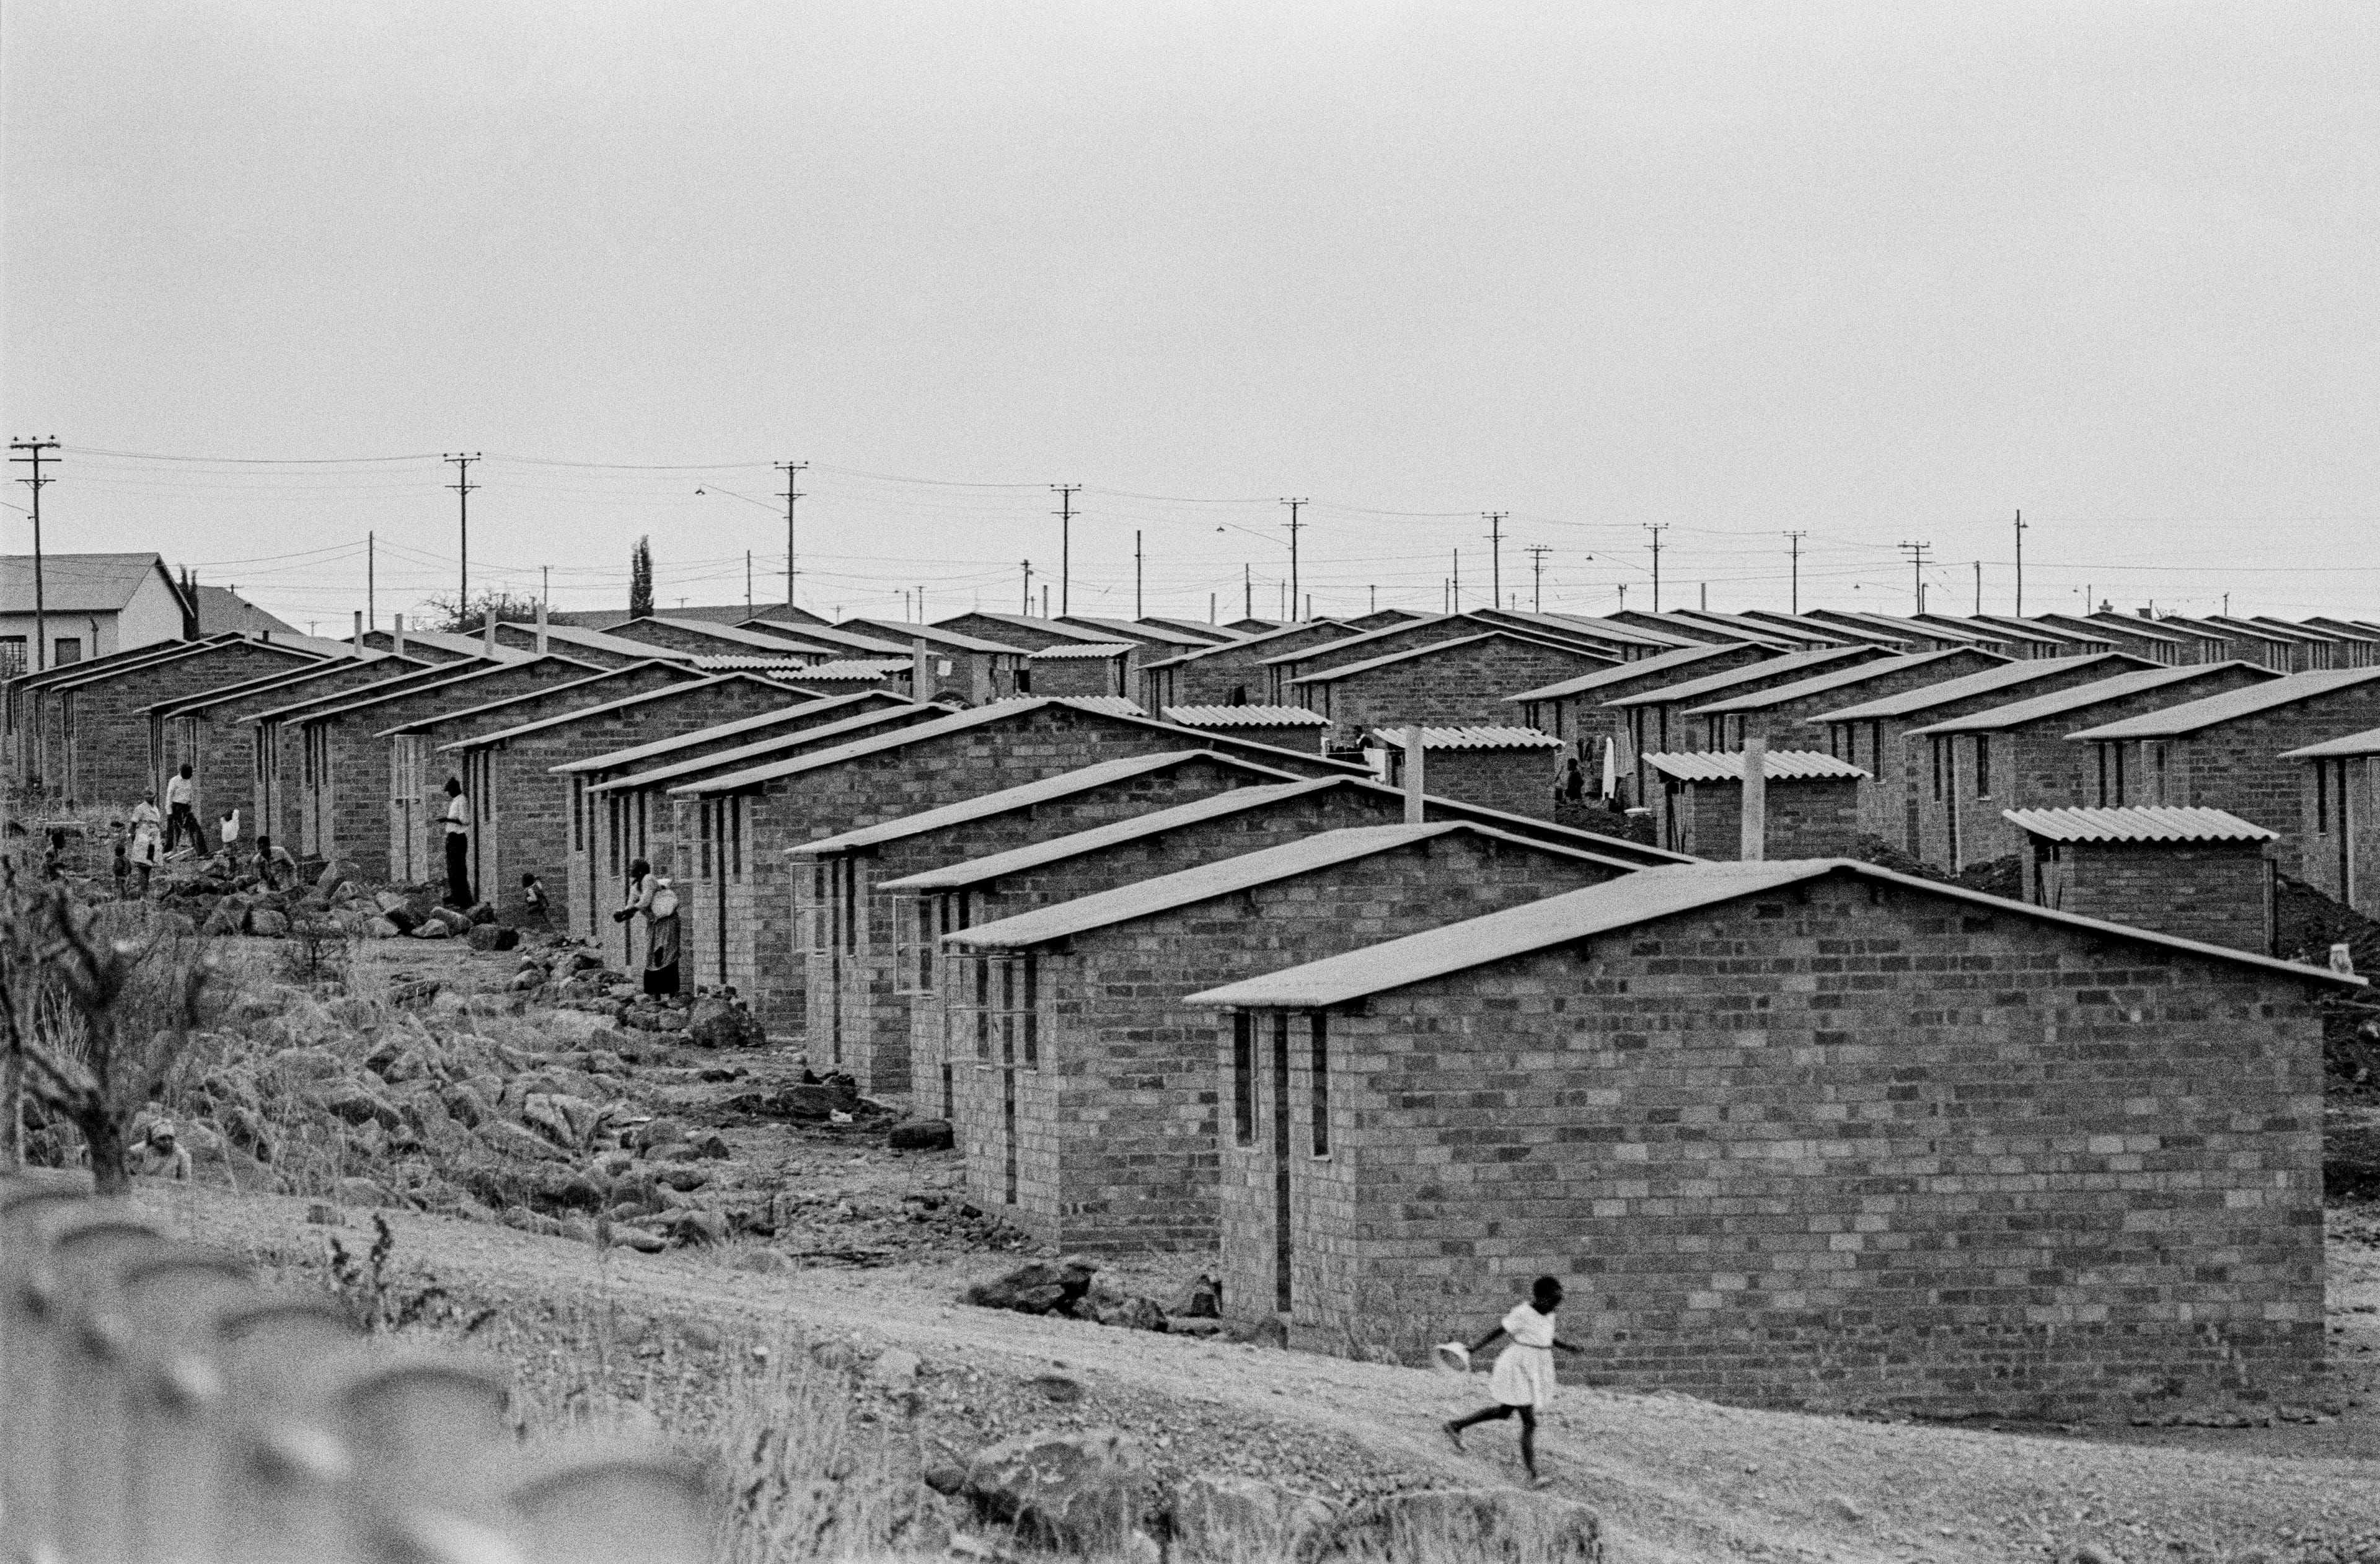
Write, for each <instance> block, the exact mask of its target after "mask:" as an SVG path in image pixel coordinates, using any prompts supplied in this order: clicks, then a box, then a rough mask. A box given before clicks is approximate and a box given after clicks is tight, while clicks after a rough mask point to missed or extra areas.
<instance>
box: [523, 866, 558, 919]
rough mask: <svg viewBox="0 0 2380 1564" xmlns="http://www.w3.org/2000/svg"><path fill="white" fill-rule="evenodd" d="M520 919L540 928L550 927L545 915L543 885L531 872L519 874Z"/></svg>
mask: <svg viewBox="0 0 2380 1564" xmlns="http://www.w3.org/2000/svg"><path fill="white" fill-rule="evenodd" d="M521 921H522V922H523V923H534V924H535V925H537V927H540V928H545V927H551V921H550V920H549V919H548V918H547V916H546V903H545V885H544V882H543V881H541V880H540V879H538V878H537V876H535V875H533V874H525V875H523V876H521Z"/></svg>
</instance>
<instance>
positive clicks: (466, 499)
mask: <svg viewBox="0 0 2380 1564" xmlns="http://www.w3.org/2000/svg"><path fill="white" fill-rule="evenodd" d="M440 459H441V460H443V461H449V462H452V463H454V464H455V481H454V482H452V483H450V484H448V485H447V486H446V487H447V488H449V489H452V490H453V491H455V523H456V525H457V527H459V528H460V529H461V530H460V538H461V545H462V546H461V548H460V550H459V551H458V552H460V553H461V555H462V560H461V564H462V567H463V576H462V589H461V596H460V597H459V598H457V599H456V600H455V621H456V624H457V626H458V627H460V625H461V622H462V620H463V618H464V616H465V615H468V613H469V612H471V491H472V490H474V489H477V488H478V487H479V485H478V484H476V483H474V482H472V481H471V464H472V463H473V462H476V461H478V460H479V459H480V454H479V453H478V452H477V451H474V452H472V453H471V454H470V455H464V454H463V453H461V452H459V451H457V452H455V453H453V454H452V455H446V456H443V457H442V458H440Z"/></svg>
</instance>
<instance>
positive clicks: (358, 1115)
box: [301, 1076, 405, 1130]
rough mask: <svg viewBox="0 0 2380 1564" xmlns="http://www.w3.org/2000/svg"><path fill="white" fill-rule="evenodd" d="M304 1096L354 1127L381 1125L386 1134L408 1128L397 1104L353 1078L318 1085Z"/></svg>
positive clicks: (312, 1086)
mask: <svg viewBox="0 0 2380 1564" xmlns="http://www.w3.org/2000/svg"><path fill="white" fill-rule="evenodd" d="M301 1095H302V1096H303V1097H305V1099H306V1100H307V1101H308V1102H310V1103H312V1104H313V1105H314V1106H315V1107H316V1108H319V1109H322V1111H323V1112H325V1113H328V1114H331V1115H332V1116H334V1118H338V1119H343V1120H345V1121H346V1122H348V1123H350V1124H378V1125H379V1126H380V1127H381V1128H382V1129H383V1130H397V1129H402V1128H403V1127H404V1125H405V1115H404V1114H403V1113H401V1112H399V1111H398V1110H397V1107H396V1105H395V1103H393V1102H391V1101H389V1100H388V1099H387V1098H386V1097H383V1096H381V1095H380V1094H379V1093H378V1092H375V1091H373V1090H372V1089H371V1088H370V1087H369V1086H367V1085H364V1084H363V1083H362V1082H361V1081H358V1080H356V1079H354V1078H353V1077H352V1076H350V1077H346V1078H344V1079H339V1080H331V1081H321V1082H317V1083H316V1084H314V1085H310V1086H308V1087H307V1088H306V1089H305V1091H304V1092H303V1093H302V1094H301Z"/></svg>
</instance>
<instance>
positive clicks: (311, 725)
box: [283, 658, 594, 879]
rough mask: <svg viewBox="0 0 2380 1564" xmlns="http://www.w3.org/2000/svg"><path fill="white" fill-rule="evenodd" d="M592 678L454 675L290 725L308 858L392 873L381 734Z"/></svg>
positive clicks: (567, 667)
mask: <svg viewBox="0 0 2380 1564" xmlns="http://www.w3.org/2000/svg"><path fill="white" fill-rule="evenodd" d="M593 672H594V670H593V669H590V668H588V667H586V666H585V665H583V664H580V663H576V662H568V661H564V660H562V659H560V658H549V659H547V660H546V661H542V662H514V663H507V664H505V665H504V666H503V667H501V668H496V669H492V670H489V671H486V672H481V673H461V674H456V675H455V677H454V678H452V679H449V680H446V681H445V682H443V683H431V684H428V685H422V686H420V687H419V688H415V689H408V690H407V691H406V692H405V693H403V694H400V695H392V696H388V697H384V698H382V699H379V700H375V701H373V702H372V704H370V705H368V706H363V707H358V708H355V709H348V710H345V711H339V712H337V713H335V714H331V713H325V714H323V715H320V716H315V717H310V718H306V719H304V720H303V721H294V722H292V723H291V724H289V725H290V726H292V727H294V728H295V729H296V730H297V731H296V732H295V733H294V734H291V735H289V737H288V738H285V740H284V741H283V742H284V743H287V744H292V747H294V748H295V749H296V750H297V754H298V763H299V786H298V793H299V801H298V809H299V812H300V814H301V815H302V817H303V819H302V821H301V833H302V834H303V836H304V837H305V839H306V840H305V841H304V843H303V845H304V847H305V850H306V852H307V854H308V855H309V856H313V857H323V858H330V857H338V858H344V859H346V860H348V861H349V862H351V863H353V864H354V865H355V866H356V868H357V871H358V873H359V874H361V875H362V876H363V877H364V878H365V879H388V878H389V876H390V874H391V872H392V868H393V866H392V864H391V861H390V856H389V843H390V840H391V830H392V825H391V821H390V818H389V816H390V813H391V810H390V803H389V800H390V787H389V747H390V746H389V743H388V741H387V740H386V739H384V738H382V737H380V736H379V735H380V734H383V733H385V732H386V731H387V730H388V729H390V728H395V727H402V726H404V725H405V724H406V723H407V722H413V721H420V720H421V719H422V718H425V717H430V716H434V715H436V714H437V713H439V712H442V711H449V710H453V709H456V708H459V707H464V706H477V705H480V703H482V702H485V701H492V700H501V699H503V698H504V697H506V696H508V695H526V694H528V693H529V692H531V691H534V690H538V689H541V688H543V687H545V686H546V685H559V684H566V683H570V682H572V681H574V680H577V679H583V678H585V677H587V676H588V675H589V673H593ZM293 741H294V743H293ZM404 829H406V830H408V831H409V832H410V833H411V834H410V839H411V840H413V841H416V842H426V841H427V840H428V837H427V828H426V826H425V825H424V824H423V823H422V822H419V821H414V822H410V823H409V824H406V825H405V826H404ZM444 872H445V871H444V866H443V861H441V860H440V859H437V858H434V857H433V858H432V859H431V864H430V869H429V874H430V875H431V876H443V873H444ZM424 878H428V877H427V876H425V877H424Z"/></svg>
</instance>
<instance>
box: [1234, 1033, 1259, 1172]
mask: <svg viewBox="0 0 2380 1564" xmlns="http://www.w3.org/2000/svg"><path fill="white" fill-rule="evenodd" d="M1256 1030H1257V1018H1256V1017H1255V1016H1253V1015H1250V1014H1249V1013H1248V1012H1245V1011H1242V1012H1240V1013H1239V1014H1237V1015H1234V1016H1233V1017H1232V1139H1233V1142H1234V1143H1235V1144H1237V1145H1240V1146H1254V1145H1255V1144H1256V1139H1257V1060H1256V1053H1257V1038H1256Z"/></svg>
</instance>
